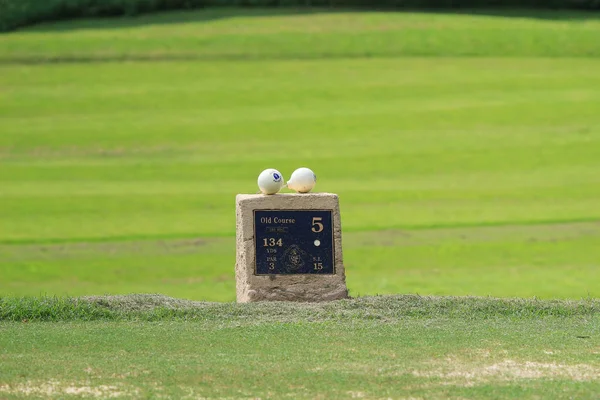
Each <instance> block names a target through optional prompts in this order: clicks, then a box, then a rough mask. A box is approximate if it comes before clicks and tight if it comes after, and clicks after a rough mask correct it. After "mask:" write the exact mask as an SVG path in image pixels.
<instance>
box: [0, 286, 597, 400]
mask: <svg viewBox="0 0 600 400" xmlns="http://www.w3.org/2000/svg"><path fill="white" fill-rule="evenodd" d="M599 307H600V304H599V303H598V301H595V300H586V301H578V302H573V301H540V300H516V299H514V300H508V299H490V298H422V297H417V296H381V297H366V298H360V299H354V300H345V301H338V302H333V303H328V304H312V305H311V304H294V303H263V304H246V305H238V304H232V303H206V302H188V301H182V300H178V299H172V298H166V297H161V296H124V297H101V298H91V299H64V298H62V299H52V298H45V299H42V298H36V299H31V298H24V299H15V298H10V299H7V298H3V299H1V300H0V311H1V312H2V313H4V314H3V316H2V317H0V318H1V319H4V320H6V319H17V320H19V319H20V318H22V317H23V316H29V317H32V319H30V320H26V321H24V322H0V330H2V335H0V357H1V358H2V364H3V373H2V375H1V376H0V395H1V396H2V397H3V398H8V399H12V398H22V397H27V398H65V397H102V398H105V397H110V396H114V397H119V396H120V397H136V398H159V397H170V398H173V397H177V398H199V397H200V398H217V397H218V398H221V397H226V398H248V397H252V398H257V397H259V398H282V397H286V396H287V397H293V398H311V399H312V398H352V397H354V398H357V397H359V398H382V397H385V398H388V397H390V398H428V399H441V398H499V399H503V398H516V397H518V398H525V399H530V398H531V399H532V398H539V397H552V398H555V397H557V395H558V397H561V396H562V395H565V396H566V397H577V398H593V397H594V396H595V393H597V391H598V390H599V389H600V386H599V384H598V381H597V379H596V378H597V376H598V374H599V373H600V363H599V359H598V352H599V351H600V347H599V345H600V342H598V337H599V334H600V331H599V330H598V327H599V326H600V320H599V315H600V314H599V313H598V310H599ZM7 309H9V310H12V311H9V312H8V314H7V313H6V310H7ZM83 309H85V310H86V311H84V312H83V313H80V311H81V310H83ZM44 310H45V311H46V312H47V313H46V316H52V317H53V318H51V319H49V318H46V317H42V318H37V317H36V316H40V315H41V314H40V312H42V311H44ZM91 310H104V312H106V313H107V314H103V315H101V314H98V313H96V314H94V313H92V312H91ZM159 310H161V311H159ZM107 315H111V316H114V317H117V318H112V317H109V318H106V316H107ZM7 316H9V318H6V317H7ZM10 316H13V317H18V318H10ZM40 320H46V321H47V320H54V321H55V322H54V323H48V322H40ZM49 359H52V362H51V363H48V361H47V360H49ZM233 377H235V379H233Z"/></svg>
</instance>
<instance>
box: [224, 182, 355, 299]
mask: <svg viewBox="0 0 600 400" xmlns="http://www.w3.org/2000/svg"><path fill="white" fill-rule="evenodd" d="M318 209H323V210H333V213H332V217H333V236H334V246H335V275H268V276H257V275H255V274H254V264H255V247H254V210H318ZM236 224H237V226H236V228H237V229H236V255H237V256H236V266H235V276H236V292H237V301H238V303H248V302H254V301H303V302H319V301H331V300H339V299H344V298H347V297H348V289H347V288H346V274H345V271H344V264H343V257H342V229H341V219H340V207H339V199H338V196H337V195H335V194H332V193H308V194H276V195H263V194H239V195H237V197H236Z"/></svg>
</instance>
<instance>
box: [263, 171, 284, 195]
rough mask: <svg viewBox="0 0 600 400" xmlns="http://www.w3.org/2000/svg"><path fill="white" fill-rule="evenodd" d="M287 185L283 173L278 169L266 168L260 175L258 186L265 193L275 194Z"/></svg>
mask: <svg viewBox="0 0 600 400" xmlns="http://www.w3.org/2000/svg"><path fill="white" fill-rule="evenodd" d="M284 185H285V181H284V180H283V175H281V172H279V171H277V170H276V169H273V168H269V169H265V170H264V171H263V172H261V173H260V175H259V176H258V188H259V189H260V191H261V192H262V193H264V194H275V193H277V192H279V190H280V189H281V188H282V187H283V186H284Z"/></svg>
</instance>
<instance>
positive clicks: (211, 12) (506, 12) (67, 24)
mask: <svg viewBox="0 0 600 400" xmlns="http://www.w3.org/2000/svg"><path fill="white" fill-rule="evenodd" d="M376 12H377V13H381V12H385V13H421V14H448V15H465V16H482V17H499V18H525V19H537V20H551V21H586V20H595V19H600V10H587V11H585V10H533V9H512V8H511V9H484V8H482V9H458V8H457V9H444V10H440V9H430V10H422V9H421V10H415V9H368V8H365V9H356V8H355V9H348V8H339V9H338V8H335V9H334V8H309V7H306V8H287V7H280V8H208V9H190V10H177V11H163V12H157V13H149V14H140V15H137V16H116V17H104V18H82V19H75V20H62V21H54V22H42V23H39V24H37V25H32V26H27V27H24V28H21V29H19V30H26V31H43V32H57V31H71V30H79V29H114V28H132V27H137V26H148V25H166V24H181V23H194V22H210V21H215V20H220V19H227V18H237V17H281V16H290V15H317V14H334V13H376Z"/></svg>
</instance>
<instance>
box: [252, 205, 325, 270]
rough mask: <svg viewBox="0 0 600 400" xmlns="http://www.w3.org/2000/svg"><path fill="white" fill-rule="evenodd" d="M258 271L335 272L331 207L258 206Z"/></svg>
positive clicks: (256, 242)
mask: <svg viewBox="0 0 600 400" xmlns="http://www.w3.org/2000/svg"><path fill="white" fill-rule="evenodd" d="M254 239H255V243H254V244H255V247H256V267H255V270H254V273H255V274H256V275H293V274H321V275H332V274H335V265H334V264H335V257H334V245H333V221H332V212H331V210H255V211H254Z"/></svg>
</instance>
